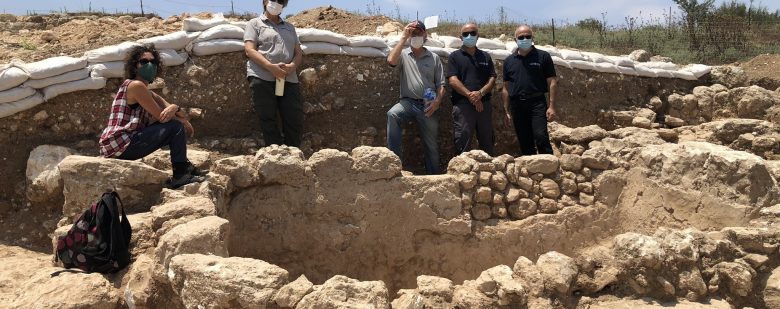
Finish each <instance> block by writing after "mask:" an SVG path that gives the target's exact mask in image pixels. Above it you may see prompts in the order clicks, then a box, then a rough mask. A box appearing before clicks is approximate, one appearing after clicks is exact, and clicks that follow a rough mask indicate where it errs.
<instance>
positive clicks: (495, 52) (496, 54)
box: [485, 49, 512, 61]
mask: <svg viewBox="0 0 780 309" xmlns="http://www.w3.org/2000/svg"><path fill="white" fill-rule="evenodd" d="M485 52H486V53H488V55H490V57H491V58H493V60H501V61H503V60H504V59H506V58H507V57H509V56H511V55H512V52H511V51H508V50H506V49H486V50H485Z"/></svg>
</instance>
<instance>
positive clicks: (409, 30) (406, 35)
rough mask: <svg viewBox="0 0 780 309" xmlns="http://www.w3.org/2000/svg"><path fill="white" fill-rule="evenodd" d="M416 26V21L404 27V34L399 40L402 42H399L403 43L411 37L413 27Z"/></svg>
mask: <svg viewBox="0 0 780 309" xmlns="http://www.w3.org/2000/svg"><path fill="white" fill-rule="evenodd" d="M416 25H417V22H416V21H413V22H411V23H409V24H408V25H406V28H404V33H403V34H402V35H401V38H402V39H404V40H401V42H404V41H405V39H408V38H411V37H412V33H413V32H414V29H416V28H415V27H414V26H416Z"/></svg>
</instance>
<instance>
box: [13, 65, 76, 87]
mask: <svg viewBox="0 0 780 309" xmlns="http://www.w3.org/2000/svg"><path fill="white" fill-rule="evenodd" d="M87 76H89V68H83V69H81V70H76V71H71V72H68V73H65V74H60V75H56V76H52V77H48V78H44V79H31V80H28V81H27V82H25V83H24V85H25V86H27V87H31V88H35V89H43V88H46V87H49V86H51V85H56V84H62V83H67V82H72V81H74V80H79V79H85V78H87Z"/></svg>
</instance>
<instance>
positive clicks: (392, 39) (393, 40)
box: [387, 35, 409, 49]
mask: <svg viewBox="0 0 780 309" xmlns="http://www.w3.org/2000/svg"><path fill="white" fill-rule="evenodd" d="M400 40H401V36H400V35H391V36H388V37H387V47H388V48H391V49H392V48H395V46H396V45H398V41H400ZM404 46H405V47H409V40H406V42H404Z"/></svg>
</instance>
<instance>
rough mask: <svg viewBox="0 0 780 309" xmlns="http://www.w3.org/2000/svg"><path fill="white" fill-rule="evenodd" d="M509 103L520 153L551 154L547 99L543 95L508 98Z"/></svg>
mask: <svg viewBox="0 0 780 309" xmlns="http://www.w3.org/2000/svg"><path fill="white" fill-rule="evenodd" d="M509 105H510V108H511V109H512V122H513V124H514V126H515V133H517V141H518V142H519V143H520V151H521V152H522V154H523V155H524V156H529V155H535V154H552V153H553V150H552V145H550V134H549V133H548V132H547V99H546V98H545V97H544V96H541V97H539V98H536V99H530V100H516V99H510V102H509Z"/></svg>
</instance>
